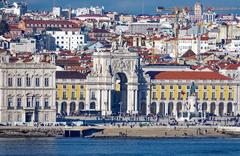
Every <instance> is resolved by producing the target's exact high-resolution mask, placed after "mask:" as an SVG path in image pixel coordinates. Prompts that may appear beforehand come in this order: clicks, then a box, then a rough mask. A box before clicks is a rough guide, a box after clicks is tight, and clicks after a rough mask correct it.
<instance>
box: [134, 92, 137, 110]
mask: <svg viewBox="0 0 240 156" xmlns="http://www.w3.org/2000/svg"><path fill="white" fill-rule="evenodd" d="M134 99H135V109H134V113H135V114H137V113H138V90H135V96H134Z"/></svg>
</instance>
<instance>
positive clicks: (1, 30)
mask: <svg viewBox="0 0 240 156" xmlns="http://www.w3.org/2000/svg"><path fill="white" fill-rule="evenodd" d="M6 32H9V26H8V23H7V22H6V21H4V20H2V21H1V22H0V35H3V34H5V33H6Z"/></svg>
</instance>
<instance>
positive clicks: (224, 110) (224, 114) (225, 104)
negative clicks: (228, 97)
mask: <svg viewBox="0 0 240 156" xmlns="http://www.w3.org/2000/svg"><path fill="white" fill-rule="evenodd" d="M226 115H227V103H224V106H223V116H226Z"/></svg>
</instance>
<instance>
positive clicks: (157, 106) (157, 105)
mask: <svg viewBox="0 0 240 156" xmlns="http://www.w3.org/2000/svg"><path fill="white" fill-rule="evenodd" d="M159 110H160V103H159V102H156V114H158V113H159Z"/></svg>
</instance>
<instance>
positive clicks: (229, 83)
mask: <svg viewBox="0 0 240 156" xmlns="http://www.w3.org/2000/svg"><path fill="white" fill-rule="evenodd" d="M92 57H93V68H92V71H91V74H88V75H85V76H83V75H82V74H78V76H77V74H76V73H75V74H74V73H69V74H68V75H69V76H66V75H67V73H65V74H64V73H62V75H61V76H57V105H58V113H60V114H61V113H62V114H64V115H75V114H79V113H80V114H81V113H85V114H101V115H114V114H140V115H148V114H161V115H163V116H177V115H178V114H179V113H180V112H183V111H186V104H187V102H188V99H189V97H190V88H191V84H192V83H194V84H195V86H196V90H195V93H194V96H195V97H196V101H195V102H196V105H195V106H196V108H197V110H198V112H203V113H205V114H206V113H211V114H215V115H218V116H234V115H237V114H239V85H238V81H236V80H233V79H231V78H229V77H226V76H223V75H221V74H219V73H217V72H212V71H201V72H200V71H192V70H190V69H189V70H184V69H181V68H175V69H168V68H162V67H161V66H159V67H158V68H157V69H156V70H154V71H151V70H149V69H148V70H146V68H144V66H143V65H142V64H141V58H140V56H139V55H138V54H137V53H136V52H132V51H129V49H127V48H125V47H120V48H116V49H114V45H113V48H112V49H111V50H110V49H105V50H104V49H102V50H99V51H97V52H94V53H93V56H92ZM161 68H162V69H161ZM71 75H72V76H71Z"/></svg>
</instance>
